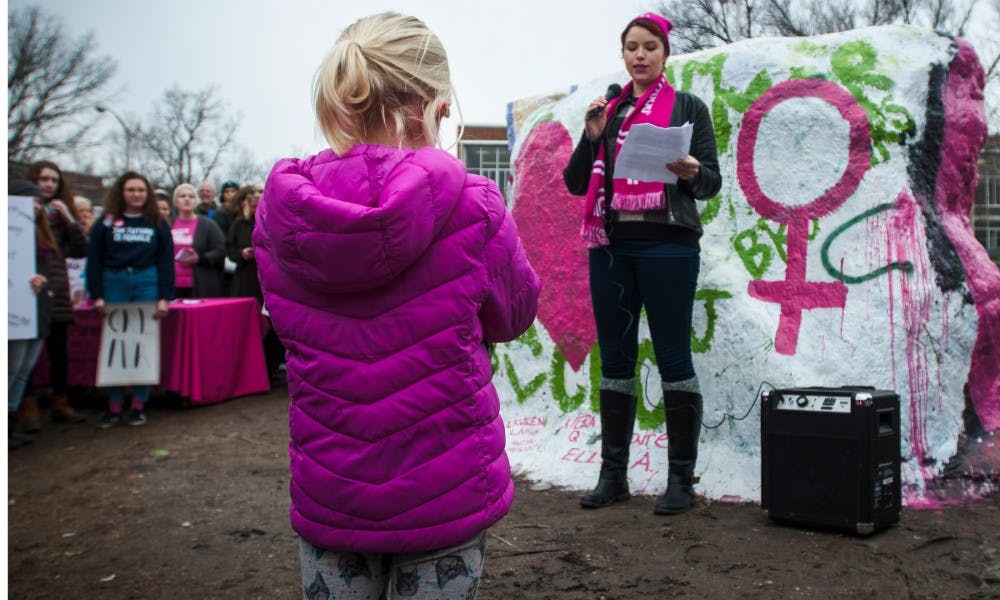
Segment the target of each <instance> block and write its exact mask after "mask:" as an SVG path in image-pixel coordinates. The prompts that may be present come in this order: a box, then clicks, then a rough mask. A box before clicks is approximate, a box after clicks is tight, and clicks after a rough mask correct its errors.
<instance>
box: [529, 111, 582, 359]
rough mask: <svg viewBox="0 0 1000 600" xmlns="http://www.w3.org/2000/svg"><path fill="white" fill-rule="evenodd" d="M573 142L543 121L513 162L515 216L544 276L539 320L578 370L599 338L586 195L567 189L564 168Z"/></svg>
mask: <svg viewBox="0 0 1000 600" xmlns="http://www.w3.org/2000/svg"><path fill="white" fill-rule="evenodd" d="M572 152H573V141H572V139H571V138H570V136H569V133H568V132H567V131H566V128H565V127H563V126H562V125H561V124H560V123H557V122H555V121H545V122H543V123H539V124H538V125H537V126H536V127H535V128H534V129H532V130H531V132H530V133H529V134H528V137H527V138H526V139H525V141H524V147H523V148H521V152H520V153H519V154H518V158H517V159H516V160H515V161H514V167H515V171H514V173H515V187H514V210H513V214H514V219H515V220H516V221H517V228H518V231H519V232H520V234H521V242H522V243H523V244H524V249H525V251H526V252H527V254H528V259H529V260H530V261H531V264H532V266H533V267H534V268H535V271H536V272H537V273H538V275H539V277H541V279H542V295H541V297H540V298H539V301H538V320H539V321H541V323H542V325H543V326H544V327H545V330H546V331H547V332H548V334H549V337H551V338H552V341H553V342H555V344H556V347H558V348H559V351H560V352H562V354H563V356H565V357H566V361H567V362H568V363H569V365H570V367H572V369H573V370H574V371H578V370H579V369H580V366H581V365H582V364H583V361H584V360H586V359H587V356H588V355H589V354H590V350H591V348H593V347H594V344H595V343H596V341H597V330H596V327H595V325H594V317H593V310H592V308H591V303H590V286H589V282H588V275H587V273H588V254H587V248H586V247H585V246H584V244H583V243H582V242H581V240H580V237H579V235H578V232H579V230H580V212H581V210H582V208H581V204H582V202H583V199H582V198H580V197H577V196H573V195H572V194H570V193H569V192H568V191H567V190H566V185H565V183H563V179H562V171H563V168H565V166H566V163H567V162H569V156H570V154H572Z"/></svg>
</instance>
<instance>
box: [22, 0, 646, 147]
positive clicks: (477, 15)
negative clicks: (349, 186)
mask: <svg viewBox="0 0 1000 600" xmlns="http://www.w3.org/2000/svg"><path fill="white" fill-rule="evenodd" d="M653 4H654V3H653V2H651V1H646V2H642V1H639V0H635V1H633V0H615V1H613V2H608V1H607V0H554V1H550V0H502V1H492V2H487V1H482V0H468V1H459V0H440V1H432V0H412V1H396V2H383V1H380V0H353V1H344V0H326V1H321V0H283V1H276V0H243V1H236V0H197V1H196V0H164V1H160V2H148V1H146V0H129V1H125V0H36V1H34V2H27V1H21V0H11V2H10V3H9V6H10V8H20V7H22V6H28V5H37V6H41V7H42V8H43V9H45V10H46V11H48V12H50V13H53V14H55V15H58V16H60V17H62V18H63V20H64V21H65V26H66V27H67V29H68V31H67V33H69V34H71V35H73V36H74V37H76V36H80V35H82V34H83V33H85V32H87V31H93V32H94V34H95V36H96V39H97V43H98V50H99V53H100V54H104V55H107V56H110V57H111V58H113V59H114V60H115V61H116V62H117V64H118V70H117V73H116V75H115V77H114V79H113V85H115V86H118V87H121V88H122V90H123V92H122V93H121V94H120V95H119V96H118V99H117V100H116V101H115V102H114V103H112V105H111V106H112V108H114V109H115V110H117V111H118V112H120V113H122V114H127V115H135V116H145V115H146V114H147V113H148V111H149V108H150V106H151V104H152V102H153V101H155V100H156V99H158V98H159V97H160V95H161V94H162V93H163V91H164V90H165V89H167V88H169V87H170V86H171V85H173V84H175V83H176V84H179V85H180V86H181V87H182V88H184V89H187V90H196V89H202V88H204V87H205V86H207V85H210V84H216V85H217V86H218V88H219V92H220V95H221V98H222V99H223V100H225V101H226V102H227V103H228V104H229V105H230V106H231V108H232V109H233V110H234V111H238V112H240V113H242V114H243V121H242V125H241V126H240V130H239V134H238V141H239V143H241V144H242V145H244V146H247V147H248V148H250V149H251V150H252V151H253V153H254V154H255V155H256V157H257V158H258V159H272V158H276V157H280V156H288V155H292V154H305V153H312V152H315V151H317V150H319V149H321V148H323V147H325V145H324V142H323V141H322V138H321V136H319V134H318V133H317V129H316V126H315V119H314V117H313V112H312V106H311V90H312V77H313V74H314V72H315V70H316V67H317V66H318V65H319V62H320V60H322V58H323V56H324V55H325V54H326V52H327V51H328V50H329V49H330V48H331V47H332V46H333V44H334V42H335V41H336V39H337V37H338V36H339V35H340V32H341V31H342V30H343V29H344V28H345V27H347V26H348V25H350V24H351V23H353V22H354V21H356V20H357V19H358V18H360V17H362V16H365V15H368V14H373V13H377V12H382V11H384V10H395V11H397V12H402V13H408V14H412V15H414V16H416V17H418V18H420V19H422V20H423V21H424V22H425V23H427V25H428V26H429V27H430V28H431V29H432V30H433V31H434V32H436V33H437V34H438V36H439V37H440V38H441V41H442V42H443V43H444V46H445V49H446V50H447V51H448V55H449V60H450V63H451V69H452V79H453V83H454V85H455V89H456V92H457V95H458V99H459V102H460V104H461V106H462V111H463V114H464V117H465V122H466V124H504V123H505V119H506V106H507V103H508V102H509V101H511V100H515V99H518V98H524V97H527V96H532V95H535V94H540V93H545V92H549V91H553V90H562V89H568V88H569V87H570V86H572V85H574V84H581V83H586V82H587V81H590V80H593V79H596V78H598V77H600V76H602V75H606V74H608V73H612V72H616V71H618V70H621V69H622V65H621V59H620V53H619V42H618V36H619V34H620V33H621V29H622V28H623V27H624V26H625V24H626V23H627V22H628V21H629V19H630V18H631V17H633V16H635V15H636V14H638V13H640V12H643V11H645V10H647V9H648V7H651V6H652V5H653ZM453 115H454V111H453ZM106 119H107V124H106V127H116V126H117V125H116V124H115V122H114V121H113V119H112V118H111V117H110V116H109V117H106ZM452 120H454V119H452Z"/></svg>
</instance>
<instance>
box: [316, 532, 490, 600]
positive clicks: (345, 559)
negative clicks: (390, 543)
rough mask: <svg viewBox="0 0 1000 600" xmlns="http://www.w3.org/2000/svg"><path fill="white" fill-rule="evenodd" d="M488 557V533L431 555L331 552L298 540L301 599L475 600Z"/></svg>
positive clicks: (420, 553)
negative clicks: (406, 599)
mask: <svg viewBox="0 0 1000 600" xmlns="http://www.w3.org/2000/svg"><path fill="white" fill-rule="evenodd" d="M485 555H486V532H485V531H483V532H481V533H479V535H477V536H475V537H474V538H472V539H471V540H469V541H467V542H464V543H462V544H459V545H457V546H452V547H450V548H444V549H441V550H435V551H433V552H415V553H407V554H392V553H383V554H361V553H357V552H334V551H332V550H324V549H323V548H317V547H316V546H313V545H312V544H310V543H309V542H307V541H305V540H303V539H300V540H299V556H300V558H301V560H302V597H303V598H304V599H305V600H348V599H350V600H362V599H365V600H385V599H387V598H392V599H393V600H395V599H397V598H413V599H415V600H431V599H439V600H473V599H474V598H475V597H476V593H477V592H478V591H479V579H480V577H481V576H482V574H483V558H484V557H485Z"/></svg>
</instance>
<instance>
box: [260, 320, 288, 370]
mask: <svg viewBox="0 0 1000 600" xmlns="http://www.w3.org/2000/svg"><path fill="white" fill-rule="evenodd" d="M267 324H268V325H271V318H270V317H268V319H267ZM264 361H265V362H266V363H267V375H268V377H274V376H275V375H277V374H278V365H280V364H281V363H283V362H285V346H284V345H283V344H282V343H281V340H280V339H279V338H278V334H277V333H275V332H274V326H273V325H271V329H270V331H268V332H267V335H265V336H264Z"/></svg>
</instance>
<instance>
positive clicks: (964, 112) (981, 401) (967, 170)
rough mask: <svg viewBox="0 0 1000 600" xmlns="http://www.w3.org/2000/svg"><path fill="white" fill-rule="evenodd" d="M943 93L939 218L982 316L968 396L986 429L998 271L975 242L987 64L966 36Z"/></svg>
mask: <svg viewBox="0 0 1000 600" xmlns="http://www.w3.org/2000/svg"><path fill="white" fill-rule="evenodd" d="M956 42H957V44H958V54H957V56H956V57H955V59H954V60H953V61H952V63H951V68H950V70H949V72H948V80H947V82H946V83H945V85H944V89H943V91H942V99H943V104H944V112H945V127H944V138H943V140H942V142H941V166H940V168H939V170H938V176H937V182H936V189H935V196H936V199H937V210H938V217H939V218H940V220H941V225H942V226H943V227H944V231H945V233H946V234H947V236H948V239H949V240H951V243H952V244H953V245H954V246H955V250H956V251H957V252H958V256H959V259H960V260H961V261H962V267H963V269H964V271H965V284H966V286H967V287H968V289H969V293H970V294H971V295H972V299H973V301H974V302H975V305H976V312H977V314H978V315H979V327H978V330H977V336H976V345H975V347H974V348H973V351H972V364H971V365H970V367H969V379H968V384H969V395H970V397H971V400H972V405H973V406H974V407H975V409H976V413H977V414H978V415H979V420H980V422H981V423H982V425H983V427H984V428H985V429H986V430H987V431H993V430H996V429H998V428H1000V269H998V268H997V266H996V265H995V264H993V262H992V261H991V260H990V258H989V255H988V254H987V253H986V249H985V248H983V246H982V245H981V244H980V243H979V241H978V240H976V238H975V235H974V234H973V232H972V227H971V226H970V224H969V212H970V210H971V208H972V203H973V201H974V198H975V192H976V186H977V184H978V182H979V171H978V168H977V166H976V161H977V160H978V157H979V152H980V151H981V150H982V147H983V144H984V142H985V140H986V131H987V128H986V114H985V109H984V107H983V67H982V65H980V64H979V60H978V59H977V58H976V53H975V51H974V50H973V49H972V46H970V45H969V44H968V43H967V42H966V41H965V40H962V39H958V40H956Z"/></svg>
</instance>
